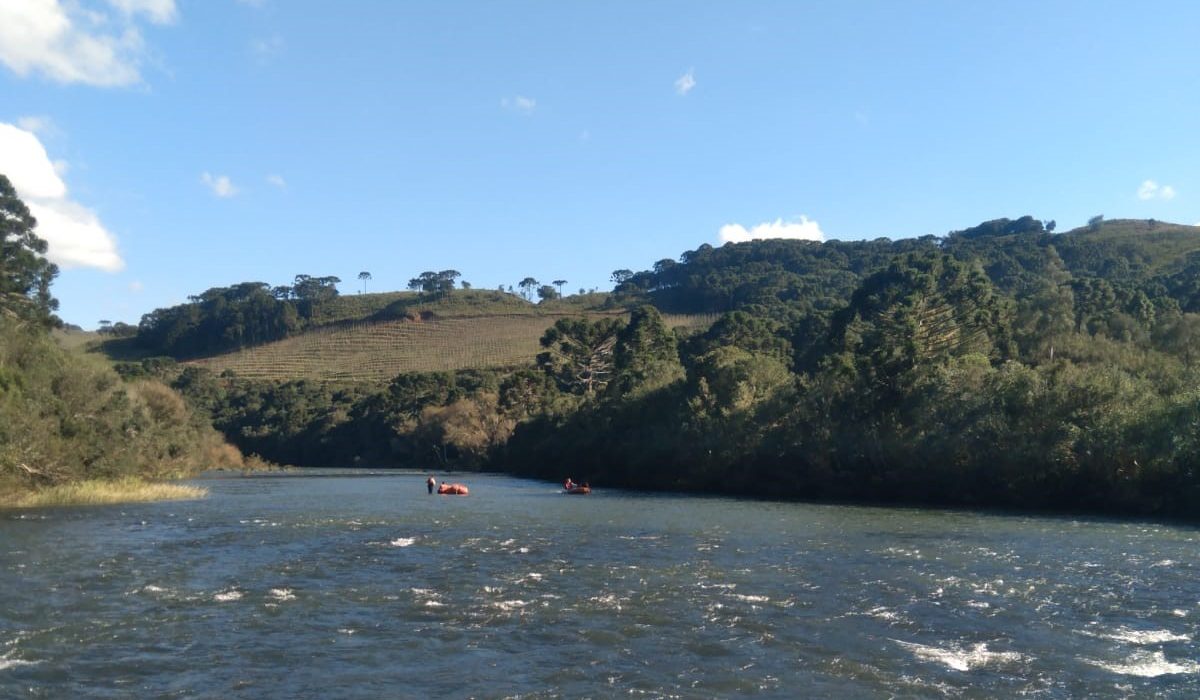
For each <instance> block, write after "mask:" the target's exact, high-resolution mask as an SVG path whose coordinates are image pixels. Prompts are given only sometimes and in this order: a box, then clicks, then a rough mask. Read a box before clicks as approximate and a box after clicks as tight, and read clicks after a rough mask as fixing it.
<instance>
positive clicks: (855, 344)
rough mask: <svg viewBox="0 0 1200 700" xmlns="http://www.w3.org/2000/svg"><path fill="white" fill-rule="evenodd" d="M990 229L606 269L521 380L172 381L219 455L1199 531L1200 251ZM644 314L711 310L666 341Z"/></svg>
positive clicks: (1008, 227) (1160, 230) (512, 375)
mask: <svg viewBox="0 0 1200 700" xmlns="http://www.w3.org/2000/svg"><path fill="white" fill-rule="evenodd" d="M1053 229H1054V226H1053V222H1042V221H1039V220H1037V219H1034V218H1032V217H1023V218H1020V219H1016V220H1009V219H999V220H995V221H989V222H985V223H983V224H981V225H978V226H975V227H972V228H968V229H964V230H962V231H956V232H952V233H950V234H947V235H945V236H925V237H922V238H918V239H906V240H900V241H890V240H887V239H879V240H874V241H858V242H840V241H830V242H825V243H817V242H809V241H796V240H768V241H755V242H751V243H741V244H728V245H725V246H722V247H720V248H714V247H711V246H707V245H705V246H701V247H700V248H698V249H696V250H694V251H688V252H685V253H684V254H683V255H682V256H681V257H680V259H679V260H678V261H674V260H662V261H659V262H658V263H655V264H654V265H653V267H652V268H651V269H649V270H646V271H644V272H636V273H635V272H630V271H618V273H622V274H619V275H618V274H617V273H614V277H615V278H617V279H619V280H620V282H619V284H618V286H617V288H616V289H615V291H614V294H613V296H612V298H611V299H610V300H609V301H608V302H607V307H608V308H612V307H625V308H628V309H631V310H632V312H631V313H629V314H627V315H624V316H619V317H618V316H606V317H595V316H593V317H590V318H589V317H588V316H586V315H584V314H580V315H579V316H576V317H568V318H559V319H557V320H556V321H555V322H554V323H553V325H552V326H551V327H550V328H549V329H548V330H547V331H546V332H545V334H544V335H543V336H542V338H541V343H540V345H541V354H539V355H538V356H537V358H536V362H534V363H531V364H530V365H529V366H528V367H526V368H524V369H520V368H518V369H495V370H486V371H482V370H481V371H471V372H435V373H405V374H400V375H398V376H396V377H394V378H393V379H392V380H391V381H389V382H387V383H386V384H385V383H370V382H352V383H342V384H336V383H324V382H311V381H292V382H282V383H280V382H265V381H255V380H251V379H247V378H243V377H239V376H237V374H236V372H235V373H225V374H224V375H223V376H218V374H217V373H214V372H211V371H207V370H205V369H203V368H199V367H195V366H193V367H189V368H187V369H185V370H183V371H182V372H181V371H180V369H179V368H174V369H171V368H170V367H164V366H152V365H153V362H150V363H149V364H146V363H144V364H143V365H141V366H128V367H127V372H130V373H133V374H137V373H139V372H150V373H152V374H158V375H160V376H166V377H168V378H173V381H175V384H176V386H177V387H178V388H180V389H181V390H182V391H183V392H184V393H185V394H186V395H188V396H190V397H192V398H193V400H194V401H195V402H196V405H198V406H203V407H205V410H207V411H209V412H210V413H211V415H212V416H213V417H214V420H215V422H216V424H217V426H218V427H219V428H220V429H222V430H223V431H225V432H226V434H227V435H229V436H230V439H232V440H234V441H235V442H237V443H238V444H239V445H240V446H241V447H242V448H243V449H245V450H249V451H254V452H259V453H261V454H263V455H265V456H267V457H268V458H271V459H275V460H279V461H284V462H290V463H298V464H321V465H331V466H335V465H351V464H362V465H372V466H384V465H413V466H417V465H420V466H426V465H431V464H439V465H445V466H450V467H453V466H457V467H461V468H498V469H504V470H507V471H511V472H514V473H519V474H527V475H533V476H539V477H546V478H555V479H558V478H561V477H563V476H566V475H567V474H568V473H569V474H570V475H572V476H573V477H575V478H576V479H587V480H590V481H591V482H592V483H593V484H605V485H610V486H631V487H638V488H656V489H686V490H701V491H719V492H727V493H743V494H752V495H763V496H770V497H787V498H833V499H866V500H872V501H900V502H930V503H945V504H964V505H988V506H1007V507H1028V508H1048V509H1070V510H1093V511H1104V512H1130V513H1154V514H1171V515H1180V516H1194V515H1198V514H1200V506H1198V505H1197V503H1198V502H1197V498H1198V497H1200V491H1198V489H1197V487H1198V486H1200V481H1198V479H1200V474H1197V457H1196V455H1197V454H1198V449H1200V444H1198V443H1200V433H1198V431H1197V427H1196V426H1197V425H1200V368H1197V362H1196V361H1197V359H1198V358H1200V351H1198V350H1197V348H1200V313H1198V312H1200V229H1196V228H1195V227H1187V226H1178V225H1172V224H1164V223H1159V222H1154V221H1103V219H1102V218H1101V217H1096V218H1095V219H1093V221H1092V222H1091V223H1090V224H1089V225H1088V226H1087V227H1085V228H1083V229H1080V230H1076V231H1072V232H1069V233H1062V234H1059V233H1055V232H1054V230H1053ZM664 312H673V313H680V312H688V313H718V314H723V315H721V316H720V317H719V318H718V320H717V321H716V322H715V323H713V324H711V327H701V328H699V329H697V328H694V327H693V328H679V329H674V330H672V329H671V328H670V327H669V325H668V324H667V323H665V322H664Z"/></svg>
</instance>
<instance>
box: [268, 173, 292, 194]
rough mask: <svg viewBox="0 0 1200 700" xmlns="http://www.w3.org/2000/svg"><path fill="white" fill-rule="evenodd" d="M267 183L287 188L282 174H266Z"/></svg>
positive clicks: (283, 188)
mask: <svg viewBox="0 0 1200 700" xmlns="http://www.w3.org/2000/svg"><path fill="white" fill-rule="evenodd" d="M267 184H270V185H275V186H276V187H278V188H279V189H281V190H286V189H287V180H284V179H283V176H282V175H274V174H272V175H268V176H267Z"/></svg>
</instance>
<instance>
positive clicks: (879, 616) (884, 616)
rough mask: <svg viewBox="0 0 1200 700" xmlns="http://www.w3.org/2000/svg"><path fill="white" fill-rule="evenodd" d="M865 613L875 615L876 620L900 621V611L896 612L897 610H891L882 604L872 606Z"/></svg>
mask: <svg viewBox="0 0 1200 700" xmlns="http://www.w3.org/2000/svg"><path fill="white" fill-rule="evenodd" d="M863 614H864V615H866V616H868V617H873V618H875V619H876V620H886V621H888V622H898V621H899V620H900V613H898V612H896V611H895V610H890V609H888V608H886V607H884V606H882V605H880V606H878V607H874V608H871V609H870V610H868V611H867V612H865V613H863Z"/></svg>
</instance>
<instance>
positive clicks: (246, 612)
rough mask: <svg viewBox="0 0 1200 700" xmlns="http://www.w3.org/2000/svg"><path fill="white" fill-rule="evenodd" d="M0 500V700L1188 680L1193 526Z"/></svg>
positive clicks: (580, 505) (338, 489) (302, 493)
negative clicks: (32, 506)
mask: <svg viewBox="0 0 1200 700" xmlns="http://www.w3.org/2000/svg"><path fill="white" fill-rule="evenodd" d="M460 480H462V481H465V482H466V483H468V485H469V486H470V488H471V494H470V495H469V496H466V497H455V496H436V495H434V496H430V495H427V494H426V490H425V486H424V474H419V473H415V472H363V471H356V472H345V471H339V472H329V471H324V472H322V471H312V472H307V471H306V472H300V473H280V474H264V475H256V476H245V477H243V476H236V475H232V476H213V477H209V478H203V479H200V480H197V483H200V484H202V485H204V486H206V487H208V488H209V489H210V491H211V494H210V496H209V497H208V498H207V499H205V500H202V501H193V502H175V503H156V504H144V505H127V506H112V507H91V508H68V509H45V510H32V511H4V512H0V600H2V601H3V602H2V604H0V697H5V698H7V697H53V698H63V697H88V698H130V697H134V698H147V697H172V698H192V697H200V698H210V697H211V698H329V697H346V698H382V697H413V698H422V697H455V698H459V697H485V698H500V697H514V698H515V697H521V698H553V697H565V698H577V697H616V696H625V697H682V698H711V697H741V696H745V695H755V696H758V697H781V698H794V697H832V698H845V697H881V698H884V697H896V696H898V697H916V698H920V697H931V698H936V697H978V698H992V697H1012V696H1032V697H1051V698H1053V697H1085V696H1086V697H1148V696H1162V697H1180V698H1183V697H1197V696H1200V648H1198V644H1197V641H1196V640H1197V637H1200V575H1198V574H1200V566H1198V561H1197V556H1196V553H1197V545H1198V540H1200V533H1198V532H1197V530H1195V529H1193V528H1190V527H1180V526H1173V525H1166V524H1154V523H1145V522H1129V521H1110V520H1103V519H1084V518H1053V517H1030V516H1012V515H1008V516H1006V515H994V514H979V513H970V512H956V511H939V510H924V509H900V508H869V507H851V506H839V505H810V504H794V503H772V502H758V501H747V500H737V499H724V498H698V497H684V496H669V495H656V494H643V493H627V492H617V491H607V490H605V489H602V488H601V489H597V490H596V492H594V493H593V494H592V495H590V496H566V495H562V494H560V493H558V489H557V488H555V487H554V486H553V485H549V484H545V483H541V482H535V481H527V480H521V479H514V478H507V477H502V476H492V475H464V476H462V477H461V479H460Z"/></svg>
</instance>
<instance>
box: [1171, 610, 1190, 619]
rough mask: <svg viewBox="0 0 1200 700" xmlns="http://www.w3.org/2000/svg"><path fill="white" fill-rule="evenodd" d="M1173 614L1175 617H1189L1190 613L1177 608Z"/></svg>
mask: <svg viewBox="0 0 1200 700" xmlns="http://www.w3.org/2000/svg"><path fill="white" fill-rule="evenodd" d="M1171 614H1172V615H1174V616H1175V617H1187V614H1188V612H1187V610H1184V609H1183V608H1175V609H1174V610H1172V611H1171Z"/></svg>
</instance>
